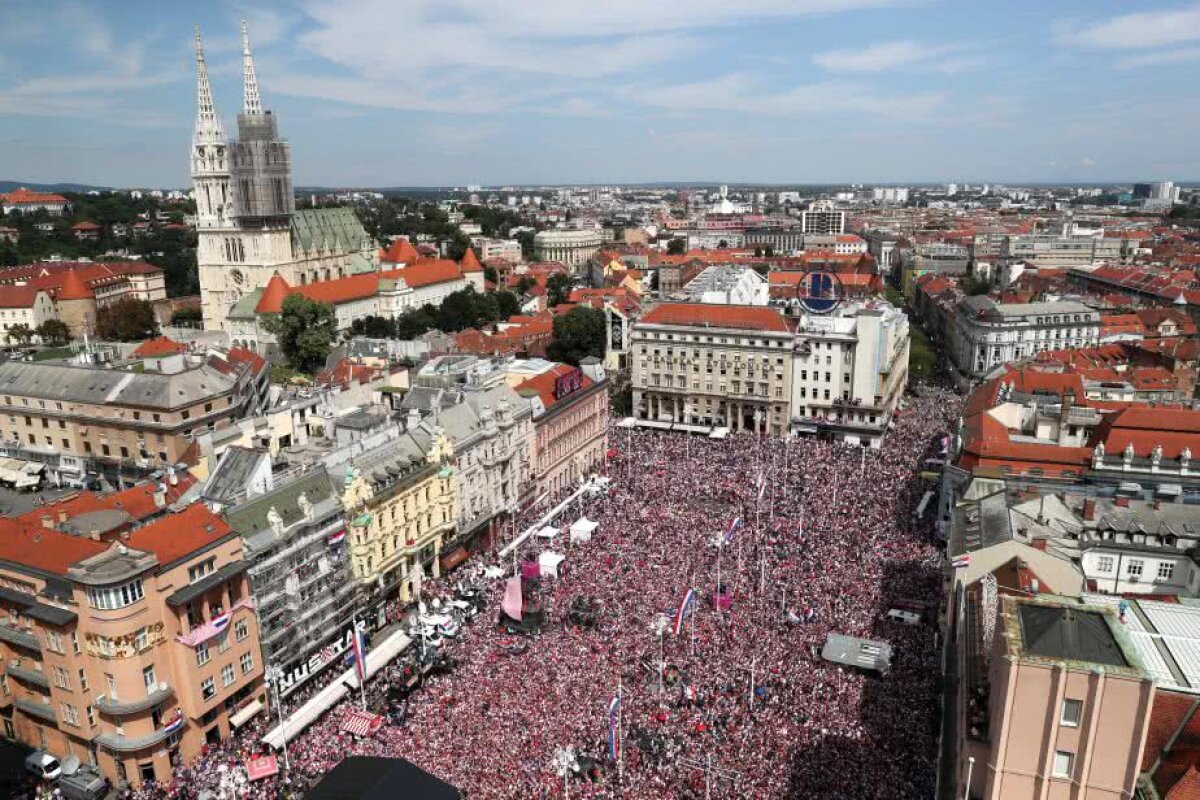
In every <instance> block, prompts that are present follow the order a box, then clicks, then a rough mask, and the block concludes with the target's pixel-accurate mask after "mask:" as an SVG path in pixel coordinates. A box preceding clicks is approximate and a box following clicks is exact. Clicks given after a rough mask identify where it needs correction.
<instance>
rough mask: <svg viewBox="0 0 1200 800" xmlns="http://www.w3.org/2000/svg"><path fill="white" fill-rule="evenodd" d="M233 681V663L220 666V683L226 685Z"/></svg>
mask: <svg viewBox="0 0 1200 800" xmlns="http://www.w3.org/2000/svg"><path fill="white" fill-rule="evenodd" d="M231 683H233V664H226V665H225V666H223V667H221V685H222V686H228V685H229V684H231Z"/></svg>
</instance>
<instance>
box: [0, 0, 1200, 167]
mask: <svg viewBox="0 0 1200 800" xmlns="http://www.w3.org/2000/svg"><path fill="white" fill-rule="evenodd" d="M242 18H245V19H247V21H248V25H249V29H250V38H251V46H252V48H253V50H254V54H255V60H256V63H257V68H258V78H259V84H260V86H261V91H262V96H263V102H264V105H265V106H267V107H268V108H271V109H273V110H274V112H275V113H276V114H277V115H278V118H279V125H280V129H281V132H282V133H283V135H284V136H286V137H287V138H288V139H289V140H290V141H291V143H292V162H293V169H294V182H295V184H296V185H297V186H456V185H466V184H482V185H485V186H497V185H505V184H563V183H635V182H652V181H712V182H727V183H735V184H736V183H777V184H796V183H800V184H803V183H849V182H863V183H867V184H871V183H905V182H913V183H916V182H940V181H957V182H980V181H989V182H1004V183H1009V184H1020V183H1022V182H1025V183H1031V182H1108V181H1113V182H1116V181H1132V180H1163V179H1174V180H1178V181H1188V180H1196V179H1200V147H1198V146H1197V143H1198V133H1197V132H1198V131H1200V2H1191V3H1188V2H1169V3H1161V2H1156V1H1155V0H1143V1H1142V2H1133V0H1121V1H1118V0H1050V2H1047V0H1037V1H1036V2H1035V1H1034V0H1003V2H1000V1H999V0H986V1H985V0H636V1H635V0H602V1H598V0H518V1H517V2H509V3H500V2H496V0H336V2H331V1H330V0H326V1H325V2H310V1H309V0H275V1H273V2H256V3H239V2H236V0H228V2H224V1H223V0H213V1H211V2H204V3H182V2H167V3H164V2H161V0H156V1H155V2H142V0H109V2H81V1H80V0H72V1H71V2H58V1H57V0H39V1H38V2H33V0H0V179H11V180H24V181H30V182H59V181H70V182H80V183H90V184H97V185H106V186H116V187H132V186H158V187H175V186H186V185H187V184H188V181H189V178H188V172H187V168H188V167H187V153H188V146H189V143H190V136H191V130H192V126H193V124H194V120H195V114H196V110H195V104H196V97H195V96H196V88H195V83H196V77H195V57H194V50H193V33H192V31H193V26H194V25H195V24H197V23H198V24H199V25H200V26H201V29H202V31H203V35H204V42H205V47H206V54H207V59H208V63H209V70H210V74H211V76H212V80H213V88H214V94H215V98H216V103H217V109H218V112H219V113H220V114H221V115H222V117H223V118H224V120H225V124H226V127H227V129H230V130H232V129H233V128H234V127H235V125H234V122H235V117H236V114H237V112H238V111H239V110H240V108H241V103H242V97H241V56H240V42H239V30H238V26H239V20H240V19H242Z"/></svg>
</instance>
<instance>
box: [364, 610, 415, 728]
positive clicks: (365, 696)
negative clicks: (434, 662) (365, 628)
mask: <svg viewBox="0 0 1200 800" xmlns="http://www.w3.org/2000/svg"><path fill="white" fill-rule="evenodd" d="M353 619H354V649H355V650H356V651H358V653H359V656H358V658H361V659H362V661H361V662H358V663H360V664H361V666H360V667H359V669H360V670H361V671H360V672H359V673H358V697H359V701H360V702H361V703H362V710H363V711H366V710H367V653H366V651H365V650H363V646H362V639H360V638H359V637H360V636H362V632H361V631H359V629H358V615H357V614H355V615H354V618H353ZM417 623H418V624H420V617H418V618H417ZM355 660H356V662H357V661H358V659H355Z"/></svg>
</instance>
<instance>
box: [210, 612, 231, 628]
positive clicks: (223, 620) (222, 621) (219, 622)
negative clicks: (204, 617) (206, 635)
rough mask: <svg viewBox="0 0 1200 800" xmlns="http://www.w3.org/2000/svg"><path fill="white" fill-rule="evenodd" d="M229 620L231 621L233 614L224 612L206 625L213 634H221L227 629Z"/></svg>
mask: <svg viewBox="0 0 1200 800" xmlns="http://www.w3.org/2000/svg"><path fill="white" fill-rule="evenodd" d="M231 619H233V612H232V611H226V612H225V613H223V614H217V615H216V616H215V617H213V618H212V620H211V621H210V622H209V623H208V624H209V625H212V629H213V633H221V632H222V631H224V630H225V629H226V628H228V627H229V620H231Z"/></svg>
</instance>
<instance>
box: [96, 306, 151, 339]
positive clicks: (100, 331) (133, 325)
mask: <svg viewBox="0 0 1200 800" xmlns="http://www.w3.org/2000/svg"><path fill="white" fill-rule="evenodd" d="M96 335H97V336H99V337H100V338H101V339H108V340H111V341H118V342H133V341H137V340H139V339H151V338H153V337H155V336H157V335H158V319H156V318H155V316H154V306H152V305H150V303H148V302H147V301H145V300H138V299H136V298H133V297H123V298H121V299H120V300H118V301H117V302H115V303H110V304H109V305H106V306H104V307H103V308H101V309H100V310H99V311H97V312H96Z"/></svg>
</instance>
